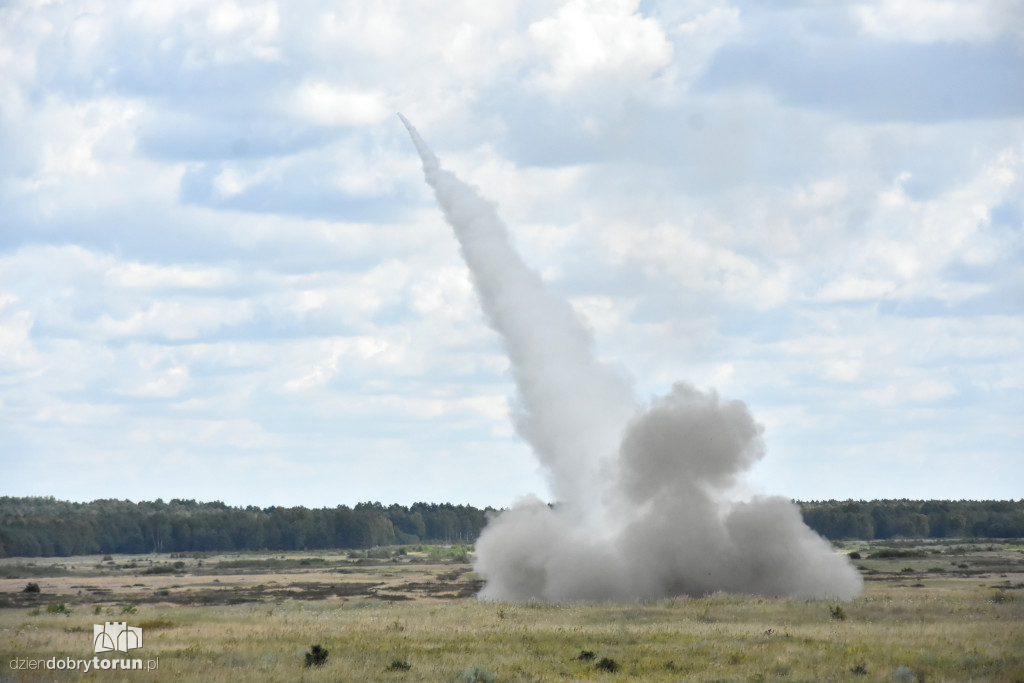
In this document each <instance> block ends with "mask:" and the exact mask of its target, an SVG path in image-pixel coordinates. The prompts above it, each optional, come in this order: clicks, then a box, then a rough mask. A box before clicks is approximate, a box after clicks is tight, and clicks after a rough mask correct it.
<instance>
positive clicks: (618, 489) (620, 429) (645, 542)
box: [399, 114, 861, 601]
mask: <svg viewBox="0 0 1024 683" xmlns="http://www.w3.org/2000/svg"><path fill="white" fill-rule="evenodd" d="M399 117H400V118H401V119H402V123H403V124H405V127H406V129H407V130H408V131H409V135H410V136H411V137H412V140H413V143H414V144H415V145H416V149H417V151H418V152H419V155H420V158H421V159H422V161H423V172H424V174H425V176H426V180H427V183H428V184H429V185H430V186H431V187H432V188H433V189H434V193H435V195H436V197H437V201H438V203H439V204H440V205H441V209H442V210H443V211H444V215H445V218H446V219H447V220H448V223H449V224H450V225H451V226H452V228H453V229H454V231H455V236H456V238H457V239H458V241H459V245H460V246H461V249H462V255H463V257H464V258H465V260H466V264H467V265H468V266H469V270H470V272H471V273H472V277H473V282H474V285H475V287H476V291H477V294H478V296H479V299H480V303H481V306H482V307H483V310H484V313H485V314H486V316H487V319H488V320H489V321H490V323H491V325H492V326H493V327H494V328H495V329H496V330H497V331H498V333H499V334H500V335H501V338H502V340H503V342H504V345H505V350H506V352H507V353H508V356H509V359H510V361H511V364H512V372H513V375H514V378H515V382H516V387H517V389H518V406H517V409H516V414H515V415H514V420H515V424H516V428H517V430H518V432H519V434H520V435H521V436H522V437H523V438H524V439H526V440H527V441H528V442H529V443H530V445H531V446H532V447H533V449H534V451H535V452H536V453H537V455H538V456H539V458H540V460H541V462H542V463H543V465H544V466H545V468H546V470H547V472H548V474H549V477H550V481H551V485H552V492H553V493H554V494H555V495H556V496H557V498H558V501H559V504H558V505H557V506H556V507H554V508H552V507H550V506H548V505H546V504H544V503H542V502H541V501H540V500H538V499H536V498H528V499H525V500H523V501H520V502H519V503H517V504H516V505H515V506H514V507H513V508H512V509H511V510H508V511H506V512H504V513H502V514H501V515H500V516H498V517H496V518H494V519H492V520H491V521H490V522H489V523H488V525H487V527H486V528H485V529H484V531H483V533H482V534H481V535H480V538H479V539H478V541H477V545H476V551H477V553H476V554H477V559H476V562H475V567H474V568H475V569H476V571H477V572H478V573H479V574H480V576H481V577H483V578H484V580H485V582H486V583H485V586H484V589H483V590H482V591H481V593H480V597H481V598H483V599H494V600H532V599H538V600H549V601H562V600H610V599H640V598H658V597H668V596H673V595H682V594H687V595H704V594H707V593H710V592H714V591H716V590H724V591H729V592H737V593H756V594H762V595H793V596H804V597H820V598H825V597H829V598H840V599H849V598H852V597H855V596H856V595H857V594H858V593H859V592H860V589H861V578H860V575H859V573H858V572H857V571H856V570H855V569H854V568H853V567H852V566H851V565H850V563H849V561H848V560H847V559H846V558H845V557H843V556H840V555H837V554H835V553H834V552H833V551H832V549H831V547H830V546H829V544H828V543H827V542H826V541H825V540H824V539H822V538H821V537H820V536H818V535H817V534H815V533H814V532H813V531H811V530H810V529H809V528H808V527H807V526H806V525H804V523H803V521H802V519H801V518H800V512H799V510H798V509H797V508H796V506H795V505H793V504H792V503H790V502H789V501H787V500H785V499H783V498H777V497H773V498H759V499H755V500H752V501H749V502H746V503H741V504H736V505H732V506H727V505H725V504H723V503H721V502H719V501H720V499H721V495H720V494H721V493H722V492H723V491H724V490H726V489H728V488H729V487H730V486H731V485H732V484H733V483H734V482H735V477H736V476H737V475H738V474H739V473H741V472H742V471H744V470H745V469H747V468H748V467H749V466H750V465H752V464H753V463H754V462H755V461H756V460H757V459H759V458H761V457H762V456H763V454H764V450H763V445H762V442H761V438H760V434H761V427H760V426H759V425H758V424H757V423H755V422H754V420H753V418H752V417H751V415H750V413H749V412H748V411H747V408H746V406H745V405H744V404H743V403H742V402H739V401H729V402H721V401H719V399H718V396H717V395H716V394H715V393H714V392H711V393H702V392H700V391H698V390H696V389H694V388H692V387H690V386H687V385H685V384H677V385H676V386H675V387H674V388H673V391H672V392H671V393H670V394H669V395H668V396H665V397H663V398H660V399H656V400H654V401H653V402H652V403H651V404H650V405H649V406H646V407H643V406H640V405H638V402H637V401H636V400H635V399H634V398H633V396H632V393H631V391H630V387H629V383H628V382H627V381H626V379H625V378H624V375H623V374H622V373H621V372H618V371H616V370H615V369H614V368H611V367H609V366H607V365H604V364H602V363H600V362H598V361H597V359H596V358H595V357H594V354H593V351H592V348H591V346H592V342H591V338H590V335H589V333H588V332H587V330H586V328H585V327H584V326H583V325H582V324H581V323H580V321H579V319H578V318H577V317H576V315H575V313H574V311H573V309H572V307H571V306H570V305H569V304H568V302H566V301H565V300H563V299H561V298H559V297H558V296H556V295H554V294H553V293H552V292H550V291H549V290H548V289H547V288H546V287H545V286H544V283H543V282H542V281H541V279H540V278H539V277H538V275H537V274H536V273H535V272H534V271H532V270H530V269H529V268H528V267H527V266H526V265H525V264H524V263H523V261H522V259H520V257H519V255H518V254H517V253H516V252H515V250H514V249H513V248H512V246H511V245H510V243H509V240H508V234H507V231H506V230H505V226H504V225H503V224H502V222H501V220H500V219H499V218H498V215H497V212H496V210H495V207H494V205H493V204H492V203H491V202H489V201H487V200H486V199H484V198H482V197H481V196H480V195H479V194H478V193H477V192H476V191H475V190H474V189H473V188H472V187H470V186H469V185H466V184H465V183H463V182H462V181H460V180H459V179H458V178H456V177H455V175H454V174H452V173H451V172H449V171H446V170H444V169H442V168H441V165H440V162H439V161H438V159H437V157H436V156H435V155H434V153H433V152H432V151H431V150H430V148H429V147H427V145H426V143H425V142H424V141H423V139H422V138H421V137H420V136H419V134H418V133H417V132H416V129H415V128H413V126H412V125H411V124H410V123H409V122H408V121H407V120H406V119H405V117H403V116H402V115H401V114H399Z"/></svg>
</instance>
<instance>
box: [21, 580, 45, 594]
mask: <svg viewBox="0 0 1024 683" xmlns="http://www.w3.org/2000/svg"><path fill="white" fill-rule="evenodd" d="M21 592H22V593H39V592H40V590H39V584H38V583H35V582H30V583H29V584H28V585H26V586H25V587H24V588H23V589H21Z"/></svg>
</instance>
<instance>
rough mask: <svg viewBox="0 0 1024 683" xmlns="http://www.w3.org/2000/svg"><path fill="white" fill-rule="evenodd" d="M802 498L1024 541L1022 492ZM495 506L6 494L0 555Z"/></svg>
mask: <svg viewBox="0 0 1024 683" xmlns="http://www.w3.org/2000/svg"><path fill="white" fill-rule="evenodd" d="M794 502H796V503H797V504H798V505H799V506H800V509H801V511H802V513H803V518H804V521H805V522H806V523H807V525H808V526H810V527H811V528H812V529H814V530H815V531H817V532H818V533H819V534H821V535H822V536H824V537H826V538H828V539H832V540H842V539H862V540H876V539H890V538H901V537H903V538H1024V499H1022V500H1019V501H1012V500H1011V501H972V500H959V501H950V500H926V501H920V500H918V501H915V500H874V501H852V500H847V501H835V500H827V501H812V502H799V501H794ZM497 512H498V511H497V510H494V509H493V508H489V507H488V508H485V509H480V508H475V507H473V506H469V505H452V504H450V503H441V504H438V503H415V504H413V505H411V506H404V505H397V504H393V505H389V506H387V507H385V506H384V505H382V504H381V503H377V502H373V503H371V502H367V503H359V504H358V505H356V506H355V507H351V508H350V507H348V506H345V505H338V506H337V507H333V508H316V509H308V508H304V507H288V508H285V507H267V508H260V507H256V506H252V505H250V506H247V507H244V508H243V507H231V506H228V505H226V504H224V503H222V502H217V501H215V502H207V503H203V502H196V501H194V500H179V499H174V500H171V501H170V502H167V503H165V502H164V501H163V500H159V499H158V500H156V501H152V502H148V501H140V502H138V503H133V502H131V501H128V500H113V499H107V500H94V501H92V502H89V503H78V502H69V501H62V500H56V499H54V498H53V497H20V498H19V497H8V496H4V497H0V557H66V556H70V555H88V554H96V553H144V552H163V553H183V552H210V551H247V550H252V551H255V550H314V549H325V548H372V547H376V546H384V545H396V544H412V543H472V542H473V541H475V540H476V538H477V536H479V534H480V531H481V530H482V529H483V528H484V526H485V525H486V523H487V517H488V515H490V514H496V513H497Z"/></svg>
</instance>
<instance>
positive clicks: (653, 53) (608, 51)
mask: <svg viewBox="0 0 1024 683" xmlns="http://www.w3.org/2000/svg"><path fill="white" fill-rule="evenodd" d="M638 6H639V2H638V1H636V0H569V2H567V3H565V4H564V5H562V6H561V7H560V8H559V9H558V10H557V11H556V12H555V13H554V14H553V15H552V16H550V17H546V18H544V19H541V20H539V21H536V22H534V23H533V24H532V25H531V26H530V29H529V34H530V38H531V39H532V41H533V43H534V45H535V48H536V50H537V52H538V54H539V55H540V56H541V57H542V58H543V60H544V62H543V63H544V66H543V67H542V68H541V69H540V70H539V71H538V73H537V74H536V76H535V77H534V78H535V82H536V83H537V85H539V86H540V87H541V88H544V89H546V90H552V91H562V90H571V89H572V88H575V87H577V86H580V85H588V86H593V85H596V84H597V83H601V84H603V85H602V87H607V85H608V84H615V86H617V87H623V86H632V85H636V84H642V83H643V82H644V81H647V80H649V79H651V78H652V77H654V76H655V75H656V74H657V72H658V71H659V70H661V69H663V68H665V67H666V66H668V64H669V62H670V61H671V60H672V44H671V43H670V42H669V40H668V39H667V38H666V36H665V31H664V29H663V27H662V26H661V25H660V24H659V23H658V21H657V20H655V19H651V18H649V17H644V16H642V15H641V14H640V13H639V12H638V11H637V9H638Z"/></svg>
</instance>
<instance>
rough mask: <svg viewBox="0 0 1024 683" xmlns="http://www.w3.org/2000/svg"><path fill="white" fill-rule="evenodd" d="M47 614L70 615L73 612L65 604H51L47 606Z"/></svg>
mask: <svg viewBox="0 0 1024 683" xmlns="http://www.w3.org/2000/svg"><path fill="white" fill-rule="evenodd" d="M46 613H47V614H64V615H70V614H71V610H69V609H68V606H67V605H65V604H64V603H63V602H51V603H50V604H49V605H47V606H46Z"/></svg>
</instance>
